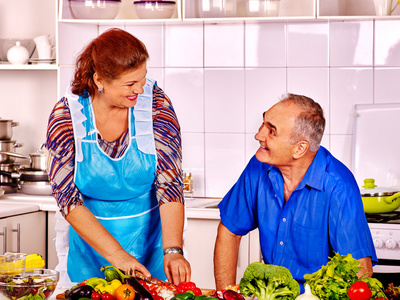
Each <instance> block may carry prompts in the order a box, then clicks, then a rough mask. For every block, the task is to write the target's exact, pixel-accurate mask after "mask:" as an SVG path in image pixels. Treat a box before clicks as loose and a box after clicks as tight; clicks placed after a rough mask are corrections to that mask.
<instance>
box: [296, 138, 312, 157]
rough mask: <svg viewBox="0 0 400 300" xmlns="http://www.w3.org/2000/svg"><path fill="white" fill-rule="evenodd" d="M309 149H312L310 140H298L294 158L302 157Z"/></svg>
mask: <svg viewBox="0 0 400 300" xmlns="http://www.w3.org/2000/svg"><path fill="white" fill-rule="evenodd" d="M308 149H310V143H309V142H307V141H299V142H297V144H296V147H295V150H294V153H293V159H299V158H301V157H302V156H303V155H304V154H306V153H307V151H308Z"/></svg>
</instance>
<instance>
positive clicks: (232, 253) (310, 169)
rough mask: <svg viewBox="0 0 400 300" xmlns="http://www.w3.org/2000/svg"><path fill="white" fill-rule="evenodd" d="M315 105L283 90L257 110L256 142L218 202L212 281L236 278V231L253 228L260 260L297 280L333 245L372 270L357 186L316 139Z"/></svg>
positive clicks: (319, 131)
mask: <svg viewBox="0 0 400 300" xmlns="http://www.w3.org/2000/svg"><path fill="white" fill-rule="evenodd" d="M324 129H325V119H324V116H323V111H322V108H321V106H320V105H319V104H318V103H316V102H314V101H313V100H312V99H310V98H308V97H305V96H300V95H294V94H289V95H287V96H286V97H285V98H284V99H283V100H281V101H280V102H278V103H277V104H275V105H274V106H272V107H271V108H270V109H269V110H268V111H266V112H265V113H264V115H263V122H262V124H261V126H260V128H259V130H258V133H257V134H256V135H255V138H256V140H258V141H259V143H260V148H259V149H258V150H257V152H256V155H255V156H254V157H253V158H252V159H251V160H250V162H249V164H248V165H247V167H246V169H245V170H244V171H243V173H242V175H241V176H240V178H239V180H238V181H237V182H236V184H235V185H234V186H233V187H232V189H231V190H230V191H229V192H228V194H227V195H226V196H225V197H224V199H223V200H222V201H221V203H220V204H219V209H220V214H221V223H220V225H219V227H218V236H217V240H216V244H215V253H214V274H215V282H216V288H217V289H218V290H220V289H224V288H225V287H227V286H228V285H230V284H235V283H236V266H237V257H238V250H239V244H240V240H241V237H242V236H243V235H246V234H247V233H248V232H249V231H251V230H253V229H255V228H258V229H259V233H260V244H261V251H262V256H263V259H264V262H265V263H267V264H274V265H281V266H284V267H286V268H288V269H289V270H290V272H291V273H292V275H293V277H294V278H295V279H296V280H297V281H299V282H300V283H302V282H304V278H303V276H304V274H311V273H313V272H315V271H317V270H318V269H320V268H321V266H322V265H324V264H326V263H327V262H328V260H329V257H330V256H332V255H333V251H335V252H338V253H339V254H343V255H347V254H348V253H351V254H352V255H353V257H354V258H356V259H358V260H359V261H360V266H362V269H361V270H360V272H359V275H362V274H364V273H366V272H368V276H371V275H372V261H374V262H376V261H377V258H376V253H375V249H374V246H373V242H372V238H371V233H370V231H369V228H368V224H367V221H366V218H365V214H364V210H363V204H362V201H361V196H360V191H359V189H358V186H357V183H356V181H355V179H354V176H353V175H352V173H351V172H350V171H349V170H348V168H346V166H345V165H344V164H342V163H341V162H340V161H338V160H337V159H336V158H334V157H333V156H332V155H331V154H330V153H329V152H328V151H327V150H326V149H325V148H323V147H322V146H320V142H321V139H322V135H323V133H324Z"/></svg>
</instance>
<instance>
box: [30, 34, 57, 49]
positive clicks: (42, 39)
mask: <svg viewBox="0 0 400 300" xmlns="http://www.w3.org/2000/svg"><path fill="white" fill-rule="evenodd" d="M33 41H34V42H35V44H36V47H38V46H42V45H50V46H51V45H53V43H54V36H53V35H50V34H44V35H40V36H37V37H35V38H33Z"/></svg>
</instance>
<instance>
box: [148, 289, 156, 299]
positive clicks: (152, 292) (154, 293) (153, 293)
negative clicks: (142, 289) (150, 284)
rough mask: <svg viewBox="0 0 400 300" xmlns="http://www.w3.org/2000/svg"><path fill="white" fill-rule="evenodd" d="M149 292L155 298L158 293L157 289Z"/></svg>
mask: <svg viewBox="0 0 400 300" xmlns="http://www.w3.org/2000/svg"><path fill="white" fill-rule="evenodd" d="M149 292H150V294H151V295H152V296H153V298H154V297H155V296H157V295H158V294H157V291H155V290H149Z"/></svg>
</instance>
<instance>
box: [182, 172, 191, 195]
mask: <svg viewBox="0 0 400 300" xmlns="http://www.w3.org/2000/svg"><path fill="white" fill-rule="evenodd" d="M183 191H184V192H192V191H193V180H192V173H185V177H184V178H183Z"/></svg>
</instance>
